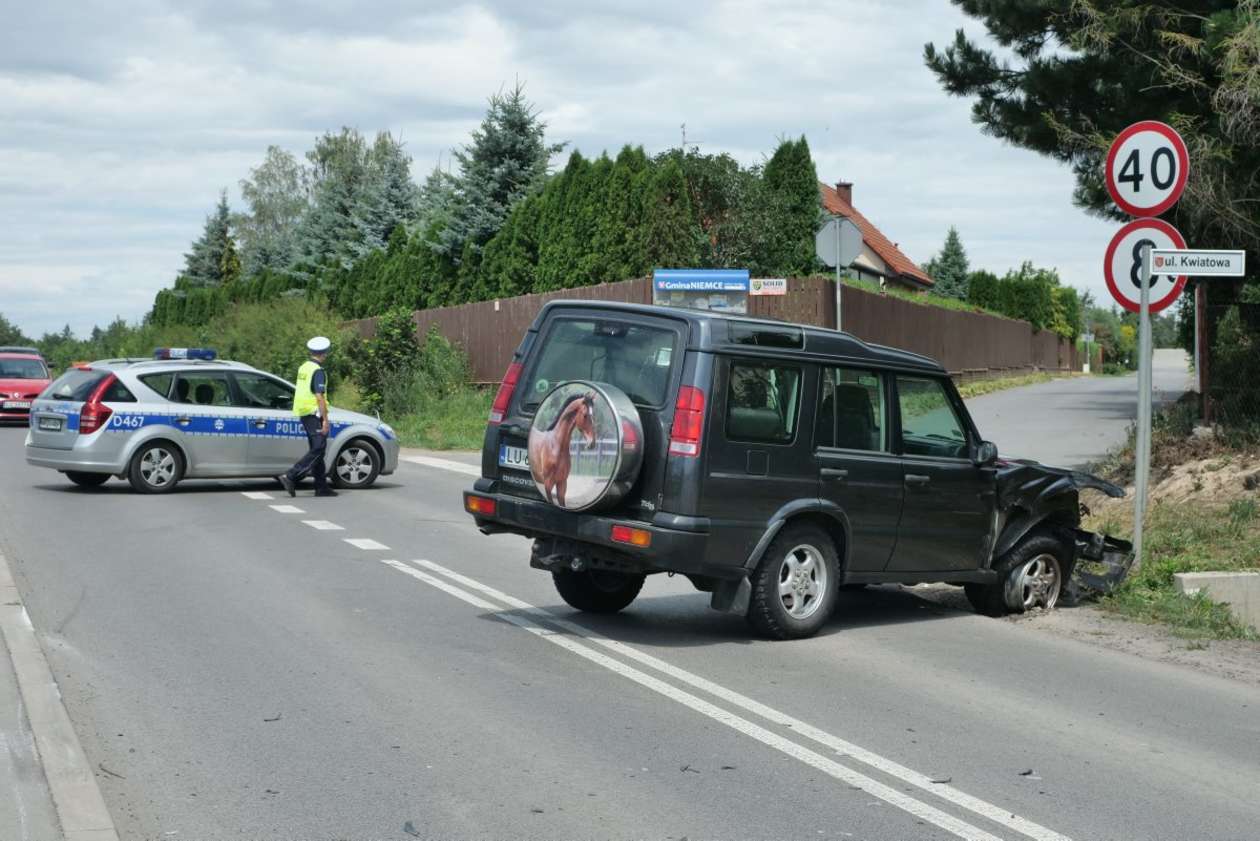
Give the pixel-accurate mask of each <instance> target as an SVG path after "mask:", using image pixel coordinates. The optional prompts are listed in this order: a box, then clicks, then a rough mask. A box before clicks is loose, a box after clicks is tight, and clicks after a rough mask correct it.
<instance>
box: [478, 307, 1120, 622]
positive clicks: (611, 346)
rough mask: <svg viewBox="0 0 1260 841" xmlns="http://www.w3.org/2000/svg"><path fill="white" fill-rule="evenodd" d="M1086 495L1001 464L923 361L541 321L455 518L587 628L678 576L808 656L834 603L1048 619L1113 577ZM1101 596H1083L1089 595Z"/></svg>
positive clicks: (610, 323)
mask: <svg viewBox="0 0 1260 841" xmlns="http://www.w3.org/2000/svg"><path fill="white" fill-rule="evenodd" d="M1083 487H1093V488H1097V489H1100V490H1102V491H1104V492H1106V493H1108V494H1111V495H1113V496H1122V495H1123V491H1122V490H1121V489H1120V488H1117V487H1116V486H1114V485H1111V484H1109V483H1107V482H1104V481H1102V480H1100V479H1097V478H1095V477H1091V476H1087V475H1085V474H1082V473H1076V472H1073V471H1067V470H1057V469H1053V468H1047V467H1043V466H1041V465H1038V464H1036V463H1033V462H1009V461H1004V460H1001V459H999V458H998V454H997V450H996V448H995V447H994V445H993V444H991V443H989V442H987V441H985V440H983V438H982V437H981V436H980V434H979V432H978V430H977V429H976V428H975V424H974V423H973V422H972V420H971V417H970V415H969V414H968V413H967V409H966V407H965V406H964V405H963V402H962V400H961V399H960V398H959V396H958V392H957V390H956V389H955V388H954V385H953V383H952V382H951V380H950V378H949V376H948V375H947V374H946V372H945V371H944V369H942V368H941V366H940V365H939V364H937V363H936V362H934V361H933V360H931V359H928V358H927V357H923V356H919V355H917V354H913V353H908V352H905V351H900V350H895V349H893V348H888V347H882V346H878V345H870V344H866V343H864V342H862V341H860V340H859V339H856V338H854V337H853V336H850V335H848V334H846V333H841V332H836V331H833V330H826V329H821V328H815V327H803V326H798V325H791V324H784V323H779V322H769V321H756V320H752V319H745V318H733V317H728V316H722V315H717V314H711V313H706V312H700V311H693V310H683V309H672V308H663V307H651V306H641V305H630V304H614V303H593V302H582V301H565V302H553V303H550V304H548V305H547V306H546V307H545V308H544V309H543V310H542V312H541V313H540V314H539V316H538V318H537V319H536V320H535V322H534V324H533V326H532V327H531V328H530V329H529V332H528V333H527V334H526V335H525V338H524V340H523V341H522V342H521V344H520V347H519V348H518V349H517V351H516V353H515V355H514V357H513V361H512V363H511V365H510V367H509V368H508V371H507V374H506V375H505V376H504V379H503V384H502V385H501V386H500V388H499V392H498V394H497V396H496V398H495V401H494V406H493V408H492V410H491V414H490V422H489V425H488V426H487V429H486V437H485V445H484V450H483V453H482V476H481V478H480V479H478V480H477V481H476V483H475V485H474V487H473V489H472V490H471V491H469V492H467V493H465V507H466V509H467V510H468V512H469V513H471V514H472V515H473V517H474V518H475V520H476V522H477V525H478V526H479V527H480V529H481V530H482V531H483V532H485V533H486V534H496V533H502V532H511V533H515V534H520V535H524V536H526V537H529V538H532V539H533V540H534V548H533V553H532V558H531V561H530V562H531V564H532V565H533V566H534V567H537V568H539V569H544V570H547V571H549V572H550V573H551V574H552V576H553V577H554V580H555V584H556V588H557V589H558V590H559V592H560V594H561V596H562V597H563V598H564V599H565V601H566V602H568V603H569V604H570V605H572V606H574V607H577V608H579V609H581V610H586V611H595V612H613V611H617V610H620V609H622V608H624V607H626V606H627V605H629V604H630V603H631V602H632V601H633V600H634V598H635V597H636V596H637V595H638V593H639V590H640V588H641V587H642V585H643V580H644V577H645V576H646V575H649V574H651V573H656V572H671V573H679V574H683V575H686V576H687V577H688V578H689V579H690V580H691V581H692V583H693V584H695V586H696V587H697V588H698V589H700V590H703V591H707V592H710V593H712V597H711V604H712V606H713V607H715V608H717V609H719V610H728V611H736V612H740V613H742V614H744V615H745V616H747V618H748V621H749V622H750V623H751V624H752V625H753V627H754V628H756V629H757V630H758V631H759V632H761V633H763V634H765V635H767V636H771V637H777V638H789V637H804V636H809V635H811V634H813V633H815V632H816V631H818V629H819V628H821V627H822V625H823V624H824V623H825V622H826V621H827V618H828V616H829V615H830V614H831V612H832V609H833V607H834V605H835V602H836V594H837V592H838V591H839V590H840V589H841V588H842V587H850V586H861V585H865V584H877V583H885V582H897V583H905V584H911V583H919V582H948V583H953V584H961V585H963V586H965V588H966V592H967V596H968V597H969V599H970V600H971V602H972V604H973V605H974V606H975V607H976V609H977V610H979V611H981V612H983V613H987V614H991V615H1000V614H1002V613H1006V612H1011V611H1015V612H1018V611H1023V610H1026V609H1029V608H1033V607H1043V608H1051V607H1054V606H1055V604H1056V603H1057V602H1058V601H1059V599H1060V597H1061V596H1062V594H1063V593H1064V592H1065V589H1066V587H1067V584H1068V582H1069V579H1071V577H1072V574H1073V569H1074V567H1075V566H1076V564H1077V561H1078V560H1079V559H1081V558H1085V559H1087V560H1090V561H1095V562H1099V563H1102V564H1104V565H1106V568H1107V570H1109V572H1110V578H1111V580H1114V579H1115V578H1118V577H1119V576H1122V575H1123V574H1124V571H1125V570H1127V564H1128V546H1127V544H1124V543H1123V542H1121V541H1116V540H1114V539H1111V538H1104V537H1102V536H1099V535H1094V534H1090V533H1087V532H1083V531H1081V530H1080V529H1079V528H1078V527H1079V523H1080V514H1079V501H1078V491H1079V489H1081V488H1083ZM1094 583H1095V584H1097V583H1098V582H1097V581H1095V582H1094Z"/></svg>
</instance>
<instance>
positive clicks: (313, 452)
mask: <svg viewBox="0 0 1260 841" xmlns="http://www.w3.org/2000/svg"><path fill="white" fill-rule="evenodd" d="M300 420H301V421H302V429H303V430H305V431H306V442H307V444H308V445H309V446H310V449H309V450H307V451H306V455H304V456H302V458H301V459H299V460H298V463H297V464H295V465H293V466H292V467H291V468H289V478H290V479H292V480H293V481H294V482H297V481H298V480H300V479H301V478H302V477H303V476H305V475H306V474H307V473H310V474H311V477H312V478H313V479H314V480H315V491H316V492H319V491H322V490H327V488H328V476H327V472H326V470H325V468H324V451H325V450H326V449H327V448H328V438H327V437H325V435H324V433H323V432H322V429H323V422H322V421H320V419H319V415H302V417H301V418H300Z"/></svg>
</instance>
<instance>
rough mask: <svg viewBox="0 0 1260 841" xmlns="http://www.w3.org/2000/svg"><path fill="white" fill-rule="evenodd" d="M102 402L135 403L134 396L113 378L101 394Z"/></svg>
mask: <svg viewBox="0 0 1260 841" xmlns="http://www.w3.org/2000/svg"><path fill="white" fill-rule="evenodd" d="M101 402H103V403H135V402H136V396H135V395H134V394H132V393H131V392H130V391H129V390H128V389H127V386H125V385H123V384H122V382H120V381H119V380H114V381H113V382H112V383H111V384H110V386H109V388H107V389H105V393H104V394H102V395H101Z"/></svg>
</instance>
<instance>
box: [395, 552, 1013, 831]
mask: <svg viewBox="0 0 1260 841" xmlns="http://www.w3.org/2000/svg"><path fill="white" fill-rule="evenodd" d="M384 563H386V564H388V565H389V566H391V567H393V568H394V569H397V570H398V571H399V572H403V573H406V574H407V575H410V576H411V577H412V578H415V579H418V580H420V581H423V582H424V583H426V584H429V585H431V586H433V587H436V588H438V589H439V590H442V591H443V592H446V593H449V594H450V595H453V596H455V597H456V598H458V599H461V600H462V601H465V602H467V603H468V604H471V605H473V606H475V607H478V608H481V609H482V610H494V611H500V612H499V613H498V614H497V615H498V618H500V619H502V620H503V621H505V622H508V623H510V624H512V625H515V626H517V627H518V628H522V629H524V630H526V631H528V632H530V633H531V634H534V635H535V636H537V637H539V638H541V639H545V640H547V641H548V642H550V643H554V644H555V645H558V646H560V647H561V648H564V649H566V650H568V651H570V652H572V653H574V654H576V655H578V656H579V657H582V658H583V659H586V660H589V661H590V662H592V663H595V664H596V665H599V666H603V667H604V668H605V669H608V670H609V671H611V672H614V673H615V674H618V675H621V676H622V677H625V678H627V679H629V680H632V681H634V682H635V683H637V684H639V685H640V686H644V687H646V688H648V689H651V690H652V691H653V692H657V693H659V694H661V695H664V696H665V697H667V698H669V699H670V700H673V701H676V702H678V703H679V704H682V705H683V706H685V707H687V708H689V709H691V710H694V711H695V712H698V713H700V714H701V715H705V716H708V717H709V718H711V719H713V720H714V721H717V722H719V723H721V724H725V725H726V726H728V727H730V728H732V729H733V730H736V731H737V732H739V733H742V734H744V735H746V736H748V737H750V738H752V739H755V740H757V741H759V742H761V743H762V744H764V745H766V746H768V747H772V748H774V749H775V750H778V751H780V752H782V753H785V754H787V755H788V756H791V757H793V758H794V759H797V760H799V761H801V762H803V763H805V764H806V765H809V766H810V767H812V768H816V769H818V770H819V771H822V772H823V773H824V774H827V775H828V776H831V777H834V778H835V779H837V780H840V781H841V782H844V783H847V784H849V785H852V786H857V787H859V788H860V789H861V790H862V791H865V792H867V793H868V794H872V795H874V796H875V797H878V798H880V799H881V800H883V801H885V802H887V803H889V804H891V805H893V806H896V807H897V808H899V809H902V810H903V811H905V812H908V813H910V814H911V815H914V816H915V817H917V818H919V819H920V820H922V821H926V822H928V823H931V824H934V825H935V826H938V827H940V828H941V829H944V830H945V831H947V832H950V833H952V834H954V835H956V836H958V837H959V838H963V839H967V841H1000V839H999V838H998V837H997V836H996V835H992V834H990V833H988V832H986V831H984V830H983V829H981V828H980V827H977V826H974V825H972V824H969V823H967V822H966V821H964V820H962V819H960V818H956V817H954V816H953V815H950V814H948V813H946V812H943V811H941V810H940V809H937V808H935V807H933V806H929V805H928V804H927V803H924V802H922V801H920V800H916V799H914V798H913V797H910V796H908V795H906V794H903V793H901V792H900V791H897V790H896V789H894V788H892V787H890V786H887V785H884V784H883V783H881V782H879V781H878V780H875V779H873V778H871V777H867V776H866V775H864V774H861V773H859V772H857V771H854V770H852V769H851V768H847V767H845V766H844V765H841V764H840V763H838V762H836V761H834V760H832V759H829V758H827V757H825V756H823V755H822V754H819V753H815V752H814V751H812V750H809V749H808V748H805V747H802V746H801V745H798V744H796V743H795V742H793V741H790V740H789V739H785V738H784V737H782V736H780V735H778V734H777V733H772V732H770V731H769V730H767V729H765V728H764V727H761V726H760V725H758V724H754V723H753V722H751V721H749V720H747V719H744V718H740V717H739V716H737V715H735V714H734V713H731V712H728V711H727V710H724V709H722V708H721V707H718V706H716V705H714V704H711V703H709V702H708V701H705V700H703V699H702V698H699V697H697V696H695V695H692V694H690V693H689V692H685V691H683V690H681V689H678V688H676V687H674V686H672V685H670V684H668V683H665V682H664V681H662V680H660V679H659V678H655V677H652V676H651V675H649V674H647V673H646V672H641V671H639V670H638V669H636V668H634V667H632V666H628V665H626V664H625V663H622V662H621V661H619V660H614V659H613V658H611V657H609V656H608V655H606V654H601V653H600V652H598V651H596V650H595V649H594V648H591V647H590V646H588V645H584V644H583V643H580V642H577V641H576V640H574V639H572V638H571V637H569V636H566V635H562V634H559V633H557V632H556V631H555V630H553V629H551V628H547V627H544V626H542V625H538V624H536V623H534V622H532V621H530V620H529V619H526V618H525V617H523V616H520V615H518V614H514V613H503V612H501V608H500V607H499V606H498V605H495V604H493V603H491V602H488V601H486V600H484V599H482V598H480V597H479V596H475V595H473V594H472V593H469V592H467V591H464V590H461V589H460V588H458V587H455V586H454V585H452V584H448V583H446V582H445V581H441V580H440V579H436V578H434V577H433V576H431V575H429V574H428V573H425V572H422V571H421V570H418V569H415V568H413V567H408V566H405V565H403V564H400V563H398V562H397V561H384ZM419 563H425V562H419ZM432 566H433V567H437V566H438V565H437V564H433V565H432ZM469 580H471V579H469ZM487 589H490V588H487ZM496 592H497V591H496ZM548 616H550V615H549V614H548Z"/></svg>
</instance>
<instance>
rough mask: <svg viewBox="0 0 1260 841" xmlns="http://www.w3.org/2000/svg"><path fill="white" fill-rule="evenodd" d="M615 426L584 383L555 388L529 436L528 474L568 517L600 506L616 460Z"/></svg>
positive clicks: (597, 396) (604, 406)
mask: <svg viewBox="0 0 1260 841" xmlns="http://www.w3.org/2000/svg"><path fill="white" fill-rule="evenodd" d="M618 446H619V437H618V421H617V417H616V414H615V413H614V411H613V409H612V407H611V406H610V405H609V403H608V401H607V400H606V399H604V397H603V395H601V394H600V393H599V392H598V391H596V390H595V389H593V388H592V387H591V385H590V384H589V383H583V382H570V383H564V384H562V385H559V386H557V387H556V388H555V389H553V390H552V392H551V393H550V394H548V395H547V397H546V398H545V399H544V400H543V402H542V403H541V404H540V405H539V407H538V412H537V413H536V414H535V416H534V423H533V425H532V426H531V428H530V430H529V469H530V473H531V474H532V475H533V478H534V484H535V485H537V487H538V491H539V493H541V494H542V495H543V498H545V499H546V500H547V501H548V502H550V503H552V504H553V505H558V506H559V507H561V508H565V509H568V510H572V511H580V510H582V509H584V508H589V507H590V506H592V505H594V504H595V503H597V502H599V500H600V498H601V496H602V495H603V494H604V491H605V489H606V488H608V486H609V484H610V483H611V482H612V479H613V474H614V473H615V472H616V469H617V464H618V460H619V455H618Z"/></svg>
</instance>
